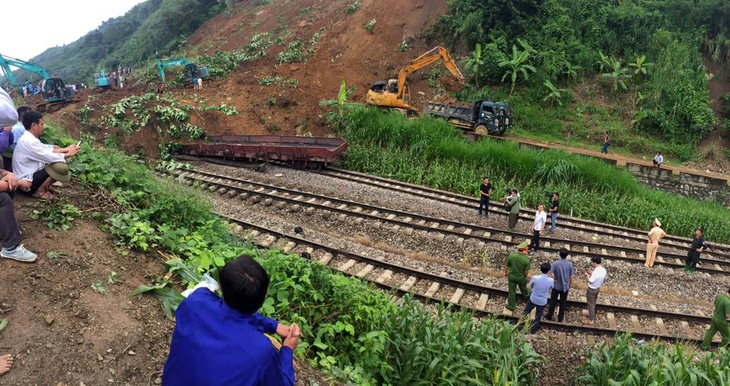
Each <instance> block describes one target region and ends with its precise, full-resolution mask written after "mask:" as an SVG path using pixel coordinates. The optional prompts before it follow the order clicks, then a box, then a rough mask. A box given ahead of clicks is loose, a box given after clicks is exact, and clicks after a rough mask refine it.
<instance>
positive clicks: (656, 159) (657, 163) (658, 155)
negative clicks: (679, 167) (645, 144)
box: [652, 152, 664, 168]
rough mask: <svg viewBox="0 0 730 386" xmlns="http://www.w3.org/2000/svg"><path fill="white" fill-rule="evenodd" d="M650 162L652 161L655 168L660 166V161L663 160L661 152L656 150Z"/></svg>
mask: <svg viewBox="0 0 730 386" xmlns="http://www.w3.org/2000/svg"><path fill="white" fill-rule="evenodd" d="M652 162H654V166H656V167H657V168H659V167H661V166H662V162H664V156H663V155H662V152H657V153H656V155H655V156H654V159H653V160H652Z"/></svg>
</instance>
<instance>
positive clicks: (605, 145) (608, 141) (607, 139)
mask: <svg viewBox="0 0 730 386" xmlns="http://www.w3.org/2000/svg"><path fill="white" fill-rule="evenodd" d="M609 146H611V137H610V136H609V135H608V131H604V132H603V147H602V148H601V153H603V154H608V147H609Z"/></svg>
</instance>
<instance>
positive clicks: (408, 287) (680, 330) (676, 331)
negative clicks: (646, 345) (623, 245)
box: [220, 215, 717, 344]
mask: <svg viewBox="0 0 730 386" xmlns="http://www.w3.org/2000/svg"><path fill="white" fill-rule="evenodd" d="M220 216H221V217H222V218H224V219H226V220H228V221H229V222H231V223H234V224H237V225H238V227H237V229H236V231H237V233H238V234H239V235H242V236H243V237H244V238H246V239H251V240H252V241H253V242H254V243H255V244H256V245H258V246H261V247H263V248H276V249H281V250H282V251H284V252H285V253H296V254H300V255H301V254H303V253H304V252H306V253H308V254H309V256H310V258H311V259H312V260H316V261H318V262H319V263H321V264H324V265H327V266H328V267H330V268H331V269H333V270H335V271H338V272H340V273H342V274H345V275H349V276H352V277H357V278H360V279H362V280H365V281H367V282H369V283H371V284H373V285H374V286H376V287H378V288H381V289H384V290H386V291H391V292H394V293H397V294H399V295H405V294H411V295H412V296H413V297H414V298H416V299H419V300H420V301H422V302H424V303H436V304H437V303H444V304H448V305H451V306H452V307H453V308H455V309H466V310H469V311H470V312H472V313H473V314H474V315H475V316H477V317H490V316H491V317H496V318H501V319H506V320H510V321H511V322H513V323H517V322H519V321H520V317H519V316H518V315H519V314H520V312H519V311H520V309H521V308H518V310H517V312H516V314H517V315H513V313H510V312H506V311H507V310H505V309H504V308H503V307H504V303H505V301H506V297H507V291H506V290H504V289H500V288H495V287H489V286H483V285H480V284H476V283H472V282H468V281H462V280H458V279H454V278H450V277H449V275H448V274H447V273H445V272H443V273H442V274H440V275H438V274H433V273H428V272H424V271H421V270H416V269H412V268H408V267H405V266H401V265H398V264H393V263H391V262H388V261H385V260H383V259H379V258H373V257H368V256H365V255H362V254H356V253H352V252H348V251H344V250H340V249H337V248H334V247H331V246H327V245H324V244H322V243H318V242H315V241H312V240H309V239H306V238H302V237H299V236H296V235H292V234H290V233H287V232H282V231H279V230H275V229H271V228H266V227H263V226H259V225H256V224H253V223H250V222H247V221H244V220H240V219H237V218H233V217H229V216H225V215H220ZM574 291H575V290H574ZM568 305H569V310H568V312H567V313H566V320H568V321H570V320H573V321H579V320H581V319H582V316H581V314H580V310H582V309H584V308H585V306H586V303H585V302H582V301H569V302H568ZM597 315H598V316H597V320H596V323H597V325H596V326H584V325H582V324H576V323H557V322H551V321H546V320H544V321H543V322H542V323H543V324H542V325H543V328H549V329H553V330H558V331H565V332H573V331H580V332H583V333H586V334H593V335H605V336H614V335H615V334H616V333H623V332H628V333H631V334H633V336H634V337H635V338H640V339H654V338H657V339H661V340H665V341H671V342H675V341H685V342H686V341H690V342H701V341H702V337H703V335H704V332H705V331H706V329H707V327H708V323H709V322H710V318H709V317H707V316H699V315H688V314H681V313H672V312H665V311H659V310H656V309H644V308H636V307H623V306H618V305H613V304H607V303H599V304H598V306H597ZM563 338H565V336H563ZM713 344H717V342H713Z"/></svg>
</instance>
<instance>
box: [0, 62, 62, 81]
mask: <svg viewBox="0 0 730 386" xmlns="http://www.w3.org/2000/svg"><path fill="white" fill-rule="evenodd" d="M10 66H13V67H16V68H20V69H23V70H26V71H30V72H34V73H36V74H38V75H40V76H41V77H42V78H43V79H48V78H50V77H51V76H50V75H48V71H46V70H45V69H43V67H41V66H39V65H37V64H35V63H30V62H26V61H24V60H20V59H14V58H10V57H7V56H3V55H0V67H1V68H2V69H3V72H5V77H6V78H8V80H9V81H10V84H11V85H13V86H17V85H18V84H17V82H16V81H15V76H14V75H13V72H12V71H11V70H10Z"/></svg>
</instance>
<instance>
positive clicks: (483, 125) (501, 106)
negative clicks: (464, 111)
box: [471, 100, 514, 135]
mask: <svg viewBox="0 0 730 386" xmlns="http://www.w3.org/2000/svg"><path fill="white" fill-rule="evenodd" d="M512 110H513V109H512V106H510V105H508V104H507V103H504V102H492V101H485V100H479V101H476V102H474V107H473V108H472V117H471V121H472V122H473V123H474V126H473V127H474V132H475V133H476V134H479V135H487V134H496V135H501V134H503V133H504V132H505V131H507V130H508V129H510V128H512V125H513V123H514V122H513V120H512Z"/></svg>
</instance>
